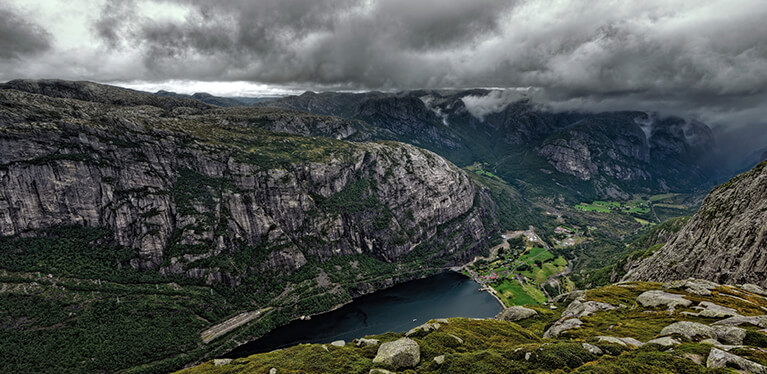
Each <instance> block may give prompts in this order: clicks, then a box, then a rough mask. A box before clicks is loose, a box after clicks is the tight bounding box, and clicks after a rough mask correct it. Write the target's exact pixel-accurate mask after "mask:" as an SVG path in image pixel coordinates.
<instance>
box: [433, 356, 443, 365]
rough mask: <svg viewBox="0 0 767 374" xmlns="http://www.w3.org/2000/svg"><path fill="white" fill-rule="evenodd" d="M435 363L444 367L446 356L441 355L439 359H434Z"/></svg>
mask: <svg viewBox="0 0 767 374" xmlns="http://www.w3.org/2000/svg"><path fill="white" fill-rule="evenodd" d="M434 362H436V363H437V365H442V364H444V363H445V355H439V356H437V357H434Z"/></svg>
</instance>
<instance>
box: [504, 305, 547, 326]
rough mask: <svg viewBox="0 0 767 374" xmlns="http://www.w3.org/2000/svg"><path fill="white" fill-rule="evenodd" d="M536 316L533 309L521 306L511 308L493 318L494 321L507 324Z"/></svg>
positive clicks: (536, 313)
mask: <svg viewBox="0 0 767 374" xmlns="http://www.w3.org/2000/svg"><path fill="white" fill-rule="evenodd" d="M536 315H538V312H536V311H535V310H533V309H530V308H525V307H523V306H512V307H509V308H506V309H504V310H503V311H501V312H500V313H498V315H497V316H495V319H497V320H501V321H507V322H516V321H520V320H523V319H527V318H530V317H534V316H536Z"/></svg>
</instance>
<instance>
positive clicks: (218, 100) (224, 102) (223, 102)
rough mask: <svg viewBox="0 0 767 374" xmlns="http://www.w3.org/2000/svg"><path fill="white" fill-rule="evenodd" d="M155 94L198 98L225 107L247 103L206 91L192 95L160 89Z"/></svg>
mask: <svg viewBox="0 0 767 374" xmlns="http://www.w3.org/2000/svg"><path fill="white" fill-rule="evenodd" d="M155 95H158V96H167V97H177V98H183V99H191V100H197V101H202V102H203V103H206V104H210V105H216V106H224V107H230V106H243V105H246V104H244V103H243V102H242V101H239V100H235V99H231V98H228V97H220V96H213V95H211V94H209V93H205V92H197V93H195V94H192V95H186V94H180V93H175V92H170V91H165V90H160V91H157V92H155Z"/></svg>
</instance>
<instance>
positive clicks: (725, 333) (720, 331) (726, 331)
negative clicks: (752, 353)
mask: <svg viewBox="0 0 767 374" xmlns="http://www.w3.org/2000/svg"><path fill="white" fill-rule="evenodd" d="M713 330H714V335H716V340H718V341H720V342H722V343H724V344H729V345H739V344H743V338H745V337H746V330H744V329H742V328H740V327H734V326H714V327H713Z"/></svg>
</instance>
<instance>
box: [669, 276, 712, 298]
mask: <svg viewBox="0 0 767 374" xmlns="http://www.w3.org/2000/svg"><path fill="white" fill-rule="evenodd" d="M719 286H720V285H719V284H718V283H714V282H711V281H707V280H705V279H693V278H690V279H684V280H677V281H671V282H666V283H663V288H665V289H681V288H684V290H685V291H687V292H688V293H692V294H696V295H701V296H708V295H711V291H713V290H714V289H716V288H717V287H719Z"/></svg>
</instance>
